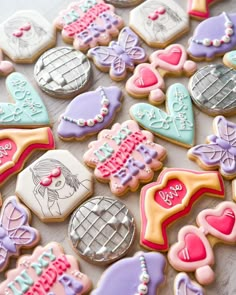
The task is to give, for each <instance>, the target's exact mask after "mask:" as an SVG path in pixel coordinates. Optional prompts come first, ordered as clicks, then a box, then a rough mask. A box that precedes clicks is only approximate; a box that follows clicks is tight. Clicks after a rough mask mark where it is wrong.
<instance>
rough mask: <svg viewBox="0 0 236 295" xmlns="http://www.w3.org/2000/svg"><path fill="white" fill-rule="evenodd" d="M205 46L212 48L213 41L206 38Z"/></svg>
mask: <svg viewBox="0 0 236 295" xmlns="http://www.w3.org/2000/svg"><path fill="white" fill-rule="evenodd" d="M203 45H205V46H210V45H211V40H210V39H208V38H205V39H204V40H203Z"/></svg>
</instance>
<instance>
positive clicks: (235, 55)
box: [223, 50, 236, 70]
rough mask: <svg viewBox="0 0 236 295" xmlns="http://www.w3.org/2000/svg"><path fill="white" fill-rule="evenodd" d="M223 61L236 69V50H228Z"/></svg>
mask: <svg viewBox="0 0 236 295" xmlns="http://www.w3.org/2000/svg"><path fill="white" fill-rule="evenodd" d="M223 63H224V64H225V65H226V66H227V67H230V68H233V69H234V70H236V50H233V51H230V52H227V53H226V54H225V55H224V57H223Z"/></svg>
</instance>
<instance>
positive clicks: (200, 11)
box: [188, 0, 222, 20]
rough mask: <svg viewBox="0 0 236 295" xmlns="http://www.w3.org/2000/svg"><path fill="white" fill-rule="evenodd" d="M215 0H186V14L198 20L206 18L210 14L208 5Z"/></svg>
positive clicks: (215, 0)
mask: <svg viewBox="0 0 236 295" xmlns="http://www.w3.org/2000/svg"><path fill="white" fill-rule="evenodd" d="M217 1H219V0H188V14H189V15H190V16H191V17H192V18H195V19H199V20H202V19H205V18H208V17H209V16H210V5H212V4H214V3H215V2H217ZM221 1H222V0H221Z"/></svg>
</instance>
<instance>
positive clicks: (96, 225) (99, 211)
mask: <svg viewBox="0 0 236 295" xmlns="http://www.w3.org/2000/svg"><path fill="white" fill-rule="evenodd" d="M135 233H136V226H135V222H134V217H133V216H132V214H131V213H130V211H129V209H128V208H127V207H126V206H125V205H124V204H123V203H122V202H120V201H118V200H116V199H112V198H109V197H102V196H97V197H94V198H91V199H89V200H88V201H86V202H85V203H83V204H82V205H81V206H80V207H79V208H78V209H77V210H76V211H75V212H74V214H73V215H72V217H71V219H70V222H69V238H70V240H71V242H72V245H73V247H74V249H75V250H76V252H78V254H79V255H81V256H82V257H83V258H84V259H86V260H88V261H90V262H92V263H96V264H107V263H111V262H113V261H115V260H117V259H119V258H121V257H122V256H124V255H125V254H126V253H127V251H128V250H129V248H130V246H131V245H132V244H133V241H134V238H135Z"/></svg>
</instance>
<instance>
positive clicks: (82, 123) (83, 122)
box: [77, 119, 85, 127]
mask: <svg viewBox="0 0 236 295" xmlns="http://www.w3.org/2000/svg"><path fill="white" fill-rule="evenodd" d="M77 122H78V125H79V126H81V127H82V126H84V125H85V120H84V119H79V120H78V121H77Z"/></svg>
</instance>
